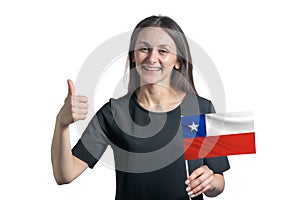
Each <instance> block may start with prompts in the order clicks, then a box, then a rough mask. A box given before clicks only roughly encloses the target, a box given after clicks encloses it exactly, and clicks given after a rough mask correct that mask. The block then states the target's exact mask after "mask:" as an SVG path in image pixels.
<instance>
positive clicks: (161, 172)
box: [51, 16, 229, 200]
mask: <svg viewBox="0 0 300 200" xmlns="http://www.w3.org/2000/svg"><path fill="white" fill-rule="evenodd" d="M128 62H129V66H130V79H129V84H128V94H127V95H125V96H123V97H121V98H119V99H111V100H110V101H109V102H108V103H106V104H105V105H104V106H103V107H102V108H101V109H100V110H99V111H98V112H97V113H96V115H95V116H94V117H93V119H92V120H91V122H90V123H89V125H88V127H87V128H86V130H85V131H84V133H83V134H82V137H81V139H80V140H79V141H78V143H77V144H76V145H75V146H74V147H73V149H71V146H70V141H69V129H68V126H69V124H71V123H73V122H75V121H77V120H83V119H85V116H86V114H87V107H88V105H87V102H88V100H87V98H86V97H84V96H75V95H74V90H75V89H74V86H73V83H72V81H70V80H68V87H69V94H68V97H67V98H66V100H65V104H64V105H63V107H62V109H61V110H60V112H59V113H58V115H57V119H56V126H55V131H54V136H53V142H52V148H51V153H52V154H51V155H52V165H53V172H54V177H55V180H56V182H57V183H58V184H65V183H70V182H71V181H72V180H74V179H75V178H76V177H78V176H79V175H80V174H81V173H82V172H83V171H84V170H85V169H86V168H87V167H90V168H92V167H93V166H94V165H95V164H96V163H97V161H98V160H99V159H100V158H101V156H102V154H103V152H104V151H105V149H106V147H107V146H108V145H110V146H111V147H112V149H113V151H114V159H115V165H116V184H117V185H116V199H131V200H132V199H156V200H157V199H164V200H165V199H178V200H179V199H188V198H189V196H190V197H191V198H194V199H203V195H202V194H203V193H204V194H205V195H206V196H210V197H214V196H217V195H219V194H220V193H221V192H222V191H223V190H224V185H225V181H224V177H223V172H224V171H226V170H227V169H229V163H228V160H227V158H226V157H218V158H209V159H197V160H193V161H189V163H188V166H189V176H188V177H187V175H186V168H185V161H184V157H183V144H182V134H181V130H180V127H181V126H180V117H181V116H182V115H195V114H199V113H210V112H214V108H213V105H212V103H211V102H210V101H209V100H206V99H204V98H201V97H199V96H198V95H197V92H196V89H195V87H194V83H193V76H192V70H193V65H192V62H191V55H190V51H189V46H188V43H187V40H186V37H185V36H184V33H183V31H182V30H181V28H180V27H179V25H178V24H177V23H176V22H175V21H173V20H172V19H171V18H169V17H165V16H151V17H148V18H146V19H144V20H142V21H141V22H140V23H139V24H138V25H137V26H136V27H135V29H134V31H133V33H132V36H131V40H130V47H129V53H128Z"/></svg>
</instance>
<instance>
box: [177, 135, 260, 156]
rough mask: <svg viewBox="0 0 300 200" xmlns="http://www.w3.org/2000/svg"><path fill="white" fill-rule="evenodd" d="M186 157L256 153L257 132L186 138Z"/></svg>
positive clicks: (184, 141)
mask: <svg viewBox="0 0 300 200" xmlns="http://www.w3.org/2000/svg"><path fill="white" fill-rule="evenodd" d="M183 143H184V158H185V160H194V159H197V158H211V157H218V156H228V155H237V154H251V153H255V152H256V150H255V133H254V132H250V133H238V134H230V135H218V136H207V137H197V138H184V139H183Z"/></svg>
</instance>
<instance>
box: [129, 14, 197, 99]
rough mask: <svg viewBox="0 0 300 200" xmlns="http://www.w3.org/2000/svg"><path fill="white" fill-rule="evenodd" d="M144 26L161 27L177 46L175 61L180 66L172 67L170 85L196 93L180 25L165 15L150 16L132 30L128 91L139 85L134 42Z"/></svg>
mask: <svg viewBox="0 0 300 200" xmlns="http://www.w3.org/2000/svg"><path fill="white" fill-rule="evenodd" d="M146 27H160V28H163V29H164V30H165V31H166V32H167V33H168V34H169V35H170V37H171V38H172V39H173V40H174V42H175V44H176V47H177V61H178V62H179V63H180V68H179V69H178V70H177V69H175V68H174V69H173V70H176V71H177V72H178V73H176V72H175V71H173V73H172V75H171V86H172V87H174V88H177V89H179V90H182V91H184V92H185V93H186V94H197V91H196V89H195V86H194V80H193V64H192V57H191V53H190V48H189V45H188V42H187V39H186V37H185V35H184V33H183V31H182V29H181V28H180V26H179V25H178V24H177V23H176V22H175V21H174V20H173V19H171V18H170V17H167V16H150V17H147V18H145V19H144V20H142V21H141V22H139V23H138V24H137V25H136V27H135V28H134V30H133V33H132V35H131V39H130V46H129V52H128V61H129V67H130V75H129V83H128V93H133V92H134V91H135V90H136V89H137V88H138V87H139V86H140V78H139V75H138V73H137V71H136V65H135V62H133V57H134V50H135V43H136V40H137V37H138V35H139V33H140V32H141V31H142V30H143V28H146Z"/></svg>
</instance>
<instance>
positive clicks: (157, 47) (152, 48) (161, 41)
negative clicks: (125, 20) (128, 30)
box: [133, 27, 179, 86]
mask: <svg viewBox="0 0 300 200" xmlns="http://www.w3.org/2000/svg"><path fill="white" fill-rule="evenodd" d="M176 52H177V49H176V45H175V42H174V41H173V39H172V38H171V37H170V36H169V35H168V34H167V32H165V31H164V30H163V29H162V28H159V27H148V28H144V29H143V30H142V31H141V32H140V34H139V36H138V38H137V41H136V45H135V50H134V58H133V59H134V62H135V63H136V69H137V72H138V74H139V76H140V81H141V85H143V84H155V83H158V84H163V85H166V86H169V85H170V78H171V72H172V69H173V67H175V68H176V69H179V63H178V62H177V55H176Z"/></svg>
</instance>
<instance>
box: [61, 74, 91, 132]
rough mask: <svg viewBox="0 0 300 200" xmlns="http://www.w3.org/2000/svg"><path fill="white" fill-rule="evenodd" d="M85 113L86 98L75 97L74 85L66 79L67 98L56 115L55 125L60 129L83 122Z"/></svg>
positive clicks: (86, 111)
mask: <svg viewBox="0 0 300 200" xmlns="http://www.w3.org/2000/svg"><path fill="white" fill-rule="evenodd" d="M87 113H88V98H87V97H85V96H80V95H75V87H74V84H73V82H72V81H71V80H70V79H68V96H67V98H66V99H65V103H64V105H63V107H62V108H61V109H60V111H59V113H58V115H57V123H58V124H59V125H60V126H61V127H67V126H68V125H69V124H71V123H73V122H76V121H78V120H84V119H85V118H86V115H87Z"/></svg>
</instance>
